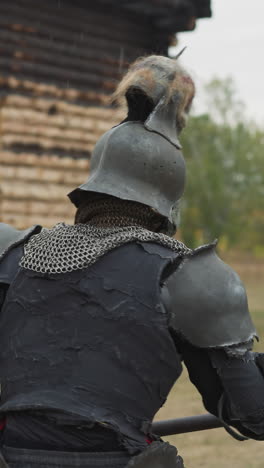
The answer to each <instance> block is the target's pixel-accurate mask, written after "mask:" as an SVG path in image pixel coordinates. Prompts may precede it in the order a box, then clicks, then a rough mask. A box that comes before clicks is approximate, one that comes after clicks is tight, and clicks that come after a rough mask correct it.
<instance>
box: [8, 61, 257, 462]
mask: <svg viewBox="0 0 264 468" xmlns="http://www.w3.org/2000/svg"><path fill="white" fill-rule="evenodd" d="M194 94H195V89H194V83H193V80H192V78H191V77H190V75H189V74H188V73H187V72H186V71H185V70H184V69H183V68H182V67H181V66H180V65H179V63H178V61H177V60H176V61H175V60H172V59H169V58H166V57H162V56H149V57H145V58H143V59H139V60H138V61H136V62H135V63H134V64H132V65H131V67H130V69H129V70H128V73H127V74H126V75H125V77H124V78H123V80H122V81H121V82H120V84H119V86H118V88H117V91H116V94H115V99H119V98H122V96H125V98H126V101H127V108H128V113H127V117H126V119H125V120H124V121H123V122H121V123H120V124H119V125H117V126H116V127H114V128H112V129H110V130H109V131H108V132H106V133H105V134H104V135H103V136H102V137H101V138H100V139H99V141H98V142H97V144H96V146H95V148H94V151H93V154H92V159H91V170H90V175H89V178H88V180H87V181H86V182H85V183H84V184H82V185H81V186H80V187H77V188H75V189H74V190H73V191H72V192H71V193H70V194H69V198H70V200H71V202H72V203H73V204H74V205H75V206H76V209H77V210H76V216H75V222H74V224H73V225H66V224H65V223H59V224H57V225H56V226H54V227H53V228H51V229H46V228H42V227H41V226H33V227H31V228H29V229H27V230H25V231H18V230H16V229H14V228H12V227H11V226H8V225H5V224H1V225H0V308H1V314H0V350H1V353H0V356H1V358H0V369H1V374H0V375H1V401H0V415H1V419H2V426H3V430H2V436H1V453H2V465H1V466H8V465H9V464H10V465H11V466H12V467H14V468H26V467H28V466H30V467H31V468H37V467H39V466H41V467H43V468H46V467H53V466H54V468H55V467H56V468H64V467H66V466H75V467H80V468H81V467H90V468H93V467H95V466H96V467H97V468H99V467H101V468H105V467H108V468H125V467H126V468H132V467H134V468H183V460H182V459H181V457H180V456H179V455H178V453H177V450H176V448H174V447H173V446H171V445H169V444H168V443H165V442H162V441H161V440H160V439H159V437H158V436H157V435H155V434H154V433H153V430H152V421H153V418H154V416H155V414H156V413H157V411H158V410H159V408H160V407H161V406H162V405H163V404H164V402H165V401H166V398H167V395H168V393H169V391H170V389H171V388H172V386H173V385H174V383H175V382H176V381H177V379H178V377H179V376H180V374H181V372H182V362H184V364H185V366H186V367H187V369H188V372H189V377H190V380H191V381H192V382H193V383H194V385H195V386H196V388H197V390H198V392H200V394H201V396H202V399H203V403H204V406H205V408H206V409H207V410H208V411H209V412H210V413H212V414H214V415H216V416H217V417H219V418H221V420H222V421H223V423H224V424H225V427H226V428H227V430H228V431H229V432H231V433H232V434H235V437H237V438H239V439H243V438H244V437H247V438H252V439H255V440H263V438H264V416H263V415H264V400H263V394H264V378H263V359H262V354H257V353H254V352H253V351H252V346H253V340H254V338H255V337H256V336H257V335H256V331H255V328H254V325H253V323H252V320H251V317H250V314H249V311H248V306H247V297H246V292H245V289H244V286H243V284H242V283H241V281H240V279H239V277H238V275H237V274H236V273H235V272H234V271H233V270H232V269H231V268H230V267H229V266H228V265H226V264H225V263H224V262H222V260H221V259H220V258H219V257H218V255H217V253H216V245H215V243H212V244H209V245H203V246H201V247H199V248H197V249H194V250H192V249H189V248H188V247H187V246H185V245H184V244H183V243H182V242H180V241H178V240H176V239H175V238H174V234H175V232H176V230H177V226H178V223H179V203H180V199H181V197H182V194H183V191H184V184H185V162H184V158H183V155H182V152H181V145H180V142H179V134H180V132H181V130H182V129H183V127H184V126H185V124H186V120H187V116H188V113H189V109H190V106H191V103H192V100H193V97H194ZM234 429H236V431H238V432H235V433H234Z"/></svg>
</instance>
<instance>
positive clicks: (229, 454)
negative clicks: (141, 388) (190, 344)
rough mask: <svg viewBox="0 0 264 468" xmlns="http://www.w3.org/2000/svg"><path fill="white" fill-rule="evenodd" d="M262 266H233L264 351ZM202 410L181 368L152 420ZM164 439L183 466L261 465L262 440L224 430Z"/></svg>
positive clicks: (259, 346)
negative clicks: (240, 438)
mask: <svg viewBox="0 0 264 468" xmlns="http://www.w3.org/2000/svg"><path fill="white" fill-rule="evenodd" d="M236 267H237V265H236ZM263 269H264V265H261V266H260V267H259V268H258V269H254V268H253V269H251V270H252V271H251V272H248V269H247V268H246V269H243V268H241V271H239V268H236V270H237V271H238V272H239V273H240V275H241V277H242V279H243V281H244V283H245V285H246V288H247V292H248V298H249V306H250V309H251V310H252V311H253V312H252V317H253V320H254V323H255V326H256V328H257V330H258V333H259V336H260V343H258V344H256V347H255V349H256V350H258V351H261V350H262V351H264V346H263V340H264V288H263V279H262V278H263V276H264V275H263ZM261 338H262V339H261ZM263 403H264V395H263ZM204 412H205V410H204V408H203V405H202V402H201V398H200V395H199V394H198V392H197V390H196V389H195V387H193V386H192V384H191V383H190V382H189V379H188V376H187V372H186V371H184V372H183V375H182V376H181V377H180V379H179V380H178V381H177V383H176V385H175V386H174V388H173V389H172V391H171V393H170V395H169V398H168V400H167V402H166V404H165V405H164V407H163V408H161V410H160V411H159V413H158V414H157V418H156V419H169V418H177V417H183V416H192V415H195V414H202V413H204ZM164 440H168V441H169V442H170V443H172V444H173V445H175V446H176V447H177V448H178V450H179V453H180V454H181V456H182V457H183V459H184V462H185V467H186V468H199V467H201V468H263V467H264V441H263V442H258V441H254V440H250V441H245V442H237V441H236V440H234V439H233V438H232V437H231V436H229V435H228V434H227V433H226V432H225V430H224V429H212V430H208V431H200V432H194V433H189V434H181V435H177V436H171V437H166V438H164Z"/></svg>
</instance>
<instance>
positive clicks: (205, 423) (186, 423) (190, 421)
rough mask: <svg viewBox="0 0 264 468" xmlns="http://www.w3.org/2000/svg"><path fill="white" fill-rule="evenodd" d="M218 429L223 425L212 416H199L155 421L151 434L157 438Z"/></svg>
mask: <svg viewBox="0 0 264 468" xmlns="http://www.w3.org/2000/svg"><path fill="white" fill-rule="evenodd" d="M218 427H223V424H222V423H221V421H220V420H219V419H218V418H216V417H215V416H213V415H212V414H201V415H199V416H189V417H187V418H177V419H167V420H164V421H155V422H154V423H153V425H152V429H153V433H154V434H157V435H159V436H168V435H174V434H184V433H185V432H195V431H205V430H207V429H216V428H218Z"/></svg>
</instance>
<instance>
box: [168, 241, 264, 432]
mask: <svg viewBox="0 0 264 468" xmlns="http://www.w3.org/2000/svg"><path fill="white" fill-rule="evenodd" d="M162 296H163V302H164V303H165V307H166V309H167V311H168V312H169V317H170V329H171V333H172V336H173V339H174V341H175V344H176V346H177V349H178V350H179V352H180V353H181V355H182V358H183V360H184V362H185V365H186V367H187V369H188V372H189V376H190V380H191V381H192V383H193V384H194V385H195V386H196V388H197V389H198V391H199V392H200V393H201V395H202V398H203V403H204V406H205V407H206V409H207V410H208V411H209V412H211V413H212V414H214V415H215V416H217V417H219V416H222V418H223V420H224V421H225V422H226V423H227V424H229V425H232V426H233V427H235V428H236V429H238V430H239V432H241V433H242V434H243V435H244V436H246V437H250V438H253V439H257V440H262V439H264V398H263V395H264V377H263V375H262V372H261V370H260V367H261V365H260V362H261V358H260V357H259V354H255V353H252V352H251V348H252V343H253V338H254V336H256V332H255V329H254V326H253V324H252V321H251V318H250V315H249V312H248V307H247V298H246V293H245V290H244V287H243V285H242V283H241V281H240V279H239V277H238V276H237V275H236V273H235V272H234V271H233V270H232V269H231V268H230V267H228V266H227V265H225V264H224V263H223V262H222V261H221V260H220V259H219V258H218V257H217V255H216V254H215V252H214V247H213V246H205V247H204V248H202V249H198V250H197V251H195V252H194V255H192V256H189V257H188V258H185V259H184V260H183V261H182V263H181V264H180V265H179V267H178V268H177V269H176V271H175V272H174V273H173V274H172V275H171V276H170V277H169V278H168V279H167V281H166V283H165V285H164V287H163V291H162ZM220 412H221V413H222V414H221V415H220Z"/></svg>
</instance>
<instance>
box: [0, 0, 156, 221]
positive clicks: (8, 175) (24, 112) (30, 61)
mask: <svg viewBox="0 0 264 468" xmlns="http://www.w3.org/2000/svg"><path fill="white" fill-rule="evenodd" d="M93 3H95V4H96V2H90V3H89V5H90V6H89V7H87V8H81V7H76V6H74V2H73V4H71V3H70V2H68V1H66V0H65V1H58V2H57V1H55V2H54V1H53V0H46V1H45V2H37V3H36V2H35V0H12V2H10V0H1V2H0V220H1V221H2V222H6V223H10V224H12V225H14V226H15V227H17V228H25V227H28V226H30V225H32V224H35V223H39V224H43V225H45V226H52V225H54V224H55V223H57V222H58V221H62V220H63V221H65V222H72V219H73V214H74V208H73V207H72V206H71V204H70V202H69V201H68V200H67V197H66V195H67V193H68V192H69V191H70V190H72V189H73V188H74V187H75V186H77V185H78V184H80V183H82V182H84V180H85V179H86V177H87V176H88V170H89V158H90V154H91V150H92V148H93V146H94V144H95V142H96V141H97V139H98V138H99V137H100V135H101V134H102V133H104V132H105V131H106V130H108V129H109V128H111V127H112V126H113V125H115V124H116V123H117V122H119V121H120V120H121V119H122V118H123V112H122V111H120V110H118V109H114V108H111V107H110V106H109V104H108V102H109V101H108V98H109V95H110V94H111V93H112V91H113V90H114V88H115V84H116V82H117V80H118V78H119V77H120V75H121V73H123V71H124V70H125V69H126V66H127V64H128V63H129V62H131V61H132V60H134V59H135V58H136V57H137V56H139V55H141V54H142V52H144V53H146V52H150V51H151V48H152V47H153V44H155V41H156V40H158V39H157V36H156V32H155V30H154V29H153V27H152V26H151V25H146V24H145V22H144V21H143V20H137V21H135V18H134V17H133V15H132V17H131V16H130V17H125V16H124V17H123V18H120V17H118V18H117V17H115V16H113V15H112V16H111V15H110V13H109V11H106V12H104V11H103V10H102V8H101V9H98V10H96V9H95V8H94V7H93V6H92V4H93Z"/></svg>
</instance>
